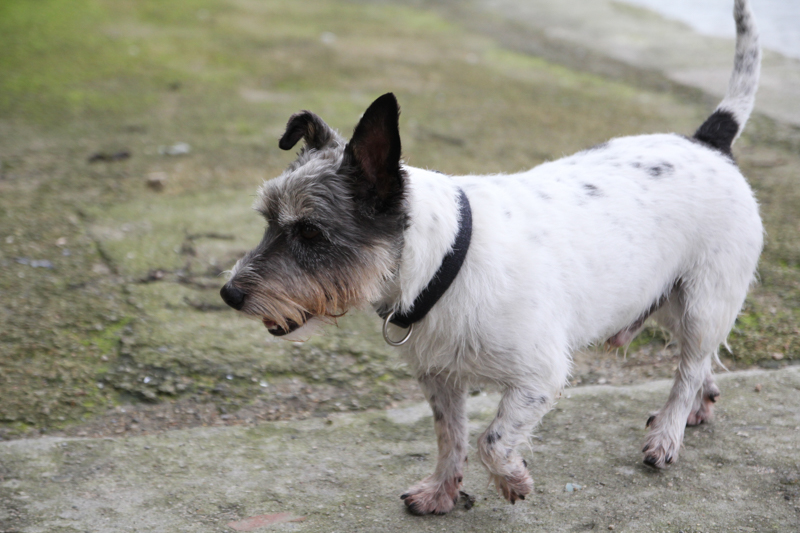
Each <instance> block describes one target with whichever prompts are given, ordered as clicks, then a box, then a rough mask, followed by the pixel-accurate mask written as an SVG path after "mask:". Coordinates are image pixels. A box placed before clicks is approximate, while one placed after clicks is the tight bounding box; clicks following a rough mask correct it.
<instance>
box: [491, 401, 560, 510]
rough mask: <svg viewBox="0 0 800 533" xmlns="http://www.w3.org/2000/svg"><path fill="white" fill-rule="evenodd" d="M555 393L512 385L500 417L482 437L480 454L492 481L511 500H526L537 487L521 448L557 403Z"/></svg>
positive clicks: (499, 413)
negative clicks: (554, 403)
mask: <svg viewBox="0 0 800 533" xmlns="http://www.w3.org/2000/svg"><path fill="white" fill-rule="evenodd" d="M553 401H554V394H553V393H546V392H542V391H541V390H536V389H533V388H521V387H514V388H509V389H507V390H506V392H505V393H504V394H503V399H502V400H500V406H499V407H498V408H497V416H496V417H495V419H494V421H492V423H491V424H490V425H489V427H488V428H487V429H486V431H485V432H484V433H483V434H482V435H481V436H480V437H478V457H480V459H481V462H483V464H484V466H485V467H486V469H487V470H488V471H489V477H490V481H494V484H495V486H496V487H497V490H498V491H499V492H500V494H502V495H503V497H504V498H505V499H507V500H508V501H510V502H511V503H514V502H516V501H517V500H524V499H525V496H526V495H527V494H529V493H530V492H531V490H533V479H531V475H530V474H529V473H528V465H527V463H525V460H524V459H523V458H522V457H521V456H520V455H519V453H517V447H518V446H519V445H520V444H522V443H523V442H527V440H528V439H529V438H530V435H531V432H532V431H533V428H534V427H535V426H536V425H537V424H538V423H539V421H540V420H541V419H542V417H543V416H544V415H545V414H546V413H547V412H548V411H549V410H550V408H551V407H552V405H553Z"/></svg>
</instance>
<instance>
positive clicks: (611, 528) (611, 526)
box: [608, 524, 616, 531]
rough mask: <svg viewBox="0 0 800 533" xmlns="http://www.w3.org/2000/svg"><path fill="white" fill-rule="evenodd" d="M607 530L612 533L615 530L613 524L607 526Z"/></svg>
mask: <svg viewBox="0 0 800 533" xmlns="http://www.w3.org/2000/svg"><path fill="white" fill-rule="evenodd" d="M608 529H609V530H611V531H614V530H615V529H616V528H615V527H614V524H609V525H608Z"/></svg>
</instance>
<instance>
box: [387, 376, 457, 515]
mask: <svg viewBox="0 0 800 533" xmlns="http://www.w3.org/2000/svg"><path fill="white" fill-rule="evenodd" d="M419 382H420V386H421V387H422V392H423V393H425V396H426V397H427V399H428V403H430V405H431V409H432V410H433V423H434V426H435V429H436V438H437V441H438V445H439V458H438V460H437V462H436V471H435V472H434V473H433V474H431V475H430V476H428V477H426V478H425V479H423V480H422V481H420V482H419V483H417V484H416V485H414V486H413V487H411V488H410V489H408V491H407V492H406V493H405V494H403V495H402V496H401V498H402V499H403V501H404V502H405V504H406V506H407V507H408V510H409V511H411V512H412V513H414V514H445V513H447V512H448V511H450V510H451V509H452V508H453V507H454V506H455V504H456V502H457V501H458V497H459V489H460V488H461V482H462V479H463V476H464V465H465V463H466V462H467V446H468V439H469V431H468V429H467V415H466V390H465V389H464V388H463V387H462V386H460V384H459V383H457V382H456V380H454V379H448V377H447V376H446V375H442V374H440V375H425V376H423V377H421V378H420V379H419Z"/></svg>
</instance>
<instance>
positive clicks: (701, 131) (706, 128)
mask: <svg viewBox="0 0 800 533" xmlns="http://www.w3.org/2000/svg"><path fill="white" fill-rule="evenodd" d="M738 132H739V123H738V122H736V119H735V118H734V117H733V114H732V113H731V112H730V111H725V110H722V109H717V110H716V111H714V112H713V113H712V114H711V116H710V117H708V119H706V121H705V122H703V125H702V126H700V127H699V128H698V129H697V131H696V132H694V138H695V139H697V140H698V141H700V142H701V143H703V144H705V145H707V146H710V147H711V148H714V149H715V150H719V151H720V152H722V153H723V154H725V155H727V156H731V157H732V156H733V154H732V153H731V145H732V144H733V139H734V138H735V137H736V134H737V133H738Z"/></svg>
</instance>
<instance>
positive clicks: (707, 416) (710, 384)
mask: <svg viewBox="0 0 800 533" xmlns="http://www.w3.org/2000/svg"><path fill="white" fill-rule="evenodd" d="M709 363H710V361H709ZM719 395H720V390H719V387H717V383H716V381H715V380H714V374H713V373H712V372H711V365H710V364H709V368H708V371H707V372H706V378H705V380H703V386H702V387H700V390H699V391H697V396H696V397H695V399H694V405H693V406H692V412H691V413H689V418H687V419H686V425H687V426H698V425H700V424H702V423H704V422H710V421H711V420H712V419H713V418H714V403H716V401H717V398H719Z"/></svg>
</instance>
